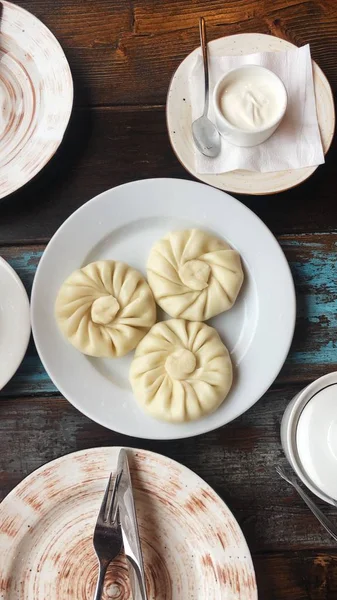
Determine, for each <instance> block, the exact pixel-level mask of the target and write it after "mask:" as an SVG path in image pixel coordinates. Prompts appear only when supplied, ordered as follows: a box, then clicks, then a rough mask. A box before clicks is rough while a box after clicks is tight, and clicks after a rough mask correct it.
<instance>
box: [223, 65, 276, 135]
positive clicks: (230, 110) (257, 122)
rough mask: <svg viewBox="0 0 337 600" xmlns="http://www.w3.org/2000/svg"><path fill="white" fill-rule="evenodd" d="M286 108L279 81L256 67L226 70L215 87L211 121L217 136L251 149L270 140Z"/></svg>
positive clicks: (271, 74)
mask: <svg viewBox="0 0 337 600" xmlns="http://www.w3.org/2000/svg"><path fill="white" fill-rule="evenodd" d="M286 107H287V93H286V90H285V87H284V85H283V83H282V81H281V80H280V78H279V77H278V76H277V75H276V74H275V73H273V72H272V71H270V70H269V69H265V68H264V67H261V66H259V65H243V66H241V67H239V68H237V69H233V70H232V71H229V72H228V73H227V74H226V75H225V76H224V77H223V78H222V79H221V80H220V81H219V82H218V83H217V85H216V86H215V89H214V108H215V118H216V123H217V126H218V129H219V131H220V133H221V134H222V135H223V136H224V137H225V138H226V139H227V140H228V141H229V142H231V143H233V144H235V145H237V146H255V145H257V144H261V143H262V142H264V141H265V140H266V139H268V137H270V136H271V135H272V134H273V133H274V131H275V129H276V128H277V127H278V125H279V124H280V122H281V120H282V118H283V116H284V114H285V110H286Z"/></svg>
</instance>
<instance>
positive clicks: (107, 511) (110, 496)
mask: <svg viewBox="0 0 337 600" xmlns="http://www.w3.org/2000/svg"><path fill="white" fill-rule="evenodd" d="M118 483H119V482H118V480H117V478H116V480H115V483H114V484H113V482H112V473H110V477H109V482H108V485H107V487H106V490H105V493H104V497H103V502H102V505H101V508H100V511H99V514H98V519H97V523H96V527H95V531H94V538H93V544H94V548H95V552H96V556H97V558H98V562H99V575H98V580H97V586H96V591H95V597H94V600H101V597H102V592H103V584H104V578H105V574H106V570H107V568H108V565H109V564H110V562H111V561H112V560H113V559H114V558H116V556H118V554H119V553H120V551H121V548H122V543H123V541H122V530H121V526H120V523H119V513H118V504H117V488H118Z"/></svg>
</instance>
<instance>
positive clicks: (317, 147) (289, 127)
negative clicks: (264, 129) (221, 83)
mask: <svg viewBox="0 0 337 600" xmlns="http://www.w3.org/2000/svg"><path fill="white" fill-rule="evenodd" d="M244 64H255V65H262V66H263V67H267V69H270V70H271V71H273V72H274V73H276V75H278V76H279V77H280V79H281V80H282V81H283V83H284V85H285V87H286V90H287V94H288V106H287V111H286V114H285V116H284V119H283V121H282V123H281V124H280V126H279V127H278V129H277V130H276V131H275V133H274V134H273V135H272V136H271V137H270V138H269V139H268V140H266V141H265V142H263V144H260V145H259V146H254V147H253V148H239V147H237V146H234V145H232V144H229V143H228V142H227V141H226V140H224V138H221V140H222V143H221V152H220V154H219V156H218V157H217V158H213V159H211V158H207V157H206V156H203V155H202V154H200V153H199V152H198V151H197V150H196V149H195V167H196V171H197V172H198V173H204V174H206V173H224V172H226V171H234V170H235V169H247V170H249V171H260V172H262V173H266V172H269V171H283V170H286V169H299V168H301V167H309V166H314V165H319V164H321V163H324V153H323V148H322V143H321V137H320V132H319V128H318V122H317V114H316V102H315V94H314V84H313V75H312V63H311V56H310V48H309V45H306V46H303V47H302V48H296V49H294V50H289V51H287V52H260V53H256V54H246V55H243V56H242V55H240V56H221V57H215V56H210V57H209V67H210V94H211V97H212V93H213V89H214V86H215V84H216V82H217V81H218V80H219V79H220V78H221V77H222V76H223V75H224V74H225V73H227V71H229V70H230V69H233V68H235V67H239V66H240V65H244ZM189 90H190V98H191V104H192V120H194V119H197V118H198V117H199V116H200V115H201V114H202V112H203V102H204V74H203V65H202V59H201V55H200V56H198V57H197V59H196V63H195V65H194V67H193V69H192V72H191V76H190V79H189ZM208 116H209V118H210V119H211V120H212V121H213V122H215V120H214V110H213V103H212V101H211V102H210V109H209V115H208Z"/></svg>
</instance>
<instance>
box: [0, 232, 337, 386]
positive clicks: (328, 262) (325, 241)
mask: <svg viewBox="0 0 337 600" xmlns="http://www.w3.org/2000/svg"><path fill="white" fill-rule="evenodd" d="M279 240H280V242H281V244H282V247H283V249H284V251H285V253H286V256H287V258H288V260H289V262H290V266H291V269H292V273H293V276H294V281H295V286H296V291H297V302H298V309H297V315H298V316H297V327H296V333H295V337H294V342H293V345H292V349H291V352H290V355H289V357H288V360H287V361H286V364H285V366H284V368H283V370H282V372H281V373H280V375H279V377H278V380H277V381H278V383H282V384H285V383H287V382H294V381H297V382H303V383H305V382H309V381H312V380H313V379H314V378H315V377H319V376H320V375H323V374H325V373H326V372H328V371H332V370H335V369H336V368H337V353H336V338H337V277H336V263H335V258H336V250H337V234H333V233H331V234H322V235H319V234H315V235H310V234H307V235H299V236H291V235H284V236H281V237H280V238H279ZM42 252H43V247H40V246H33V247H32V246H27V247H14V246H7V247H2V248H1V247H0V255H1V256H3V258H5V259H6V260H7V261H8V262H9V263H10V264H11V265H12V266H13V267H14V269H15V270H16V271H17V272H18V273H19V275H20V277H21V278H22V280H23V282H24V284H25V286H26V288H27V290H28V292H30V289H31V285H32V281H33V277H34V273H35V270H36V267H37V265H38V262H39V259H40V257H41V255H42ZM275 343H276V342H275ZM54 392H56V389H55V387H54V385H53V384H52V383H51V381H50V379H49V377H48V376H47V374H46V372H45V371H44V369H43V367H42V365H41V362H40V360H39V358H38V357H37V355H36V351H35V349H34V346H33V344H30V346H29V349H28V353H27V355H26V358H25V360H24V362H23V364H22V365H21V367H20V369H19V370H18V372H17V374H16V375H15V377H14V378H13V379H12V381H11V382H10V383H9V384H8V385H7V386H6V387H5V388H4V389H3V390H2V392H0V394H1V395H2V396H13V395H14V396H16V395H26V394H34V393H35V394H37V393H40V394H46V393H47V394H48V393H54Z"/></svg>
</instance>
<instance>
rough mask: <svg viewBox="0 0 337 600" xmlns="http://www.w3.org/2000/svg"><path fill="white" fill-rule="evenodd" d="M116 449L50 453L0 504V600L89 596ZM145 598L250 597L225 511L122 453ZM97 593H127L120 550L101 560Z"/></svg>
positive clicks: (176, 477)
mask: <svg viewBox="0 0 337 600" xmlns="http://www.w3.org/2000/svg"><path fill="white" fill-rule="evenodd" d="M118 451H119V448H96V449H93V450H84V451H82V452H78V453H75V454H69V455H68V456H64V457H62V458H59V459H58V460H55V461H53V462H51V463H49V464H47V465H45V466H43V467H41V468H40V469H38V470H37V471H35V472H34V473H32V475H29V476H28V477H27V478H26V479H25V480H24V481H22V482H21V483H20V484H19V485H18V486H17V487H16V488H15V489H14V490H13V491H12V492H11V493H10V494H9V496H7V498H5V500H4V501H3V503H2V505H1V507H0V532H1V533H0V554H1V556H2V561H1V565H0V581H1V586H0V598H1V600H18V598H20V600H37V599H41V600H42V599H46V600H47V599H48V600H70V599H75V598H76V600H89V599H90V600H91V598H93V596H94V589H95V583H96V578H97V573H98V567H97V560H96V557H95V554H94V550H93V546H92V534H93V530H94V526H95V521H96V518H97V513H98V509H99V506H100V503H101V501H102V497H103V492H104V488H105V486H106V483H107V478H108V475H109V473H110V471H114V470H115V469H116V465H117V456H118ZM130 459H131V474H132V480H133V486H134V494H135V501H136V506H137V515H138V522H139V530H140V537H141V541H142V547H143V553H144V560H145V573H146V582H147V589H148V592H149V600H187V599H188V598H191V599H192V598H193V599H194V600H234V599H235V600H256V599H257V590H256V582H255V575H254V569H253V565H252V561H251V557H250V554H249V550H248V547H247V544H246V542H245V539H244V537H243V535H242V532H241V530H240V527H239V526H238V524H237V522H236V521H235V519H234V517H233V515H232V514H231V512H230V511H229V510H228V508H227V507H226V505H225V504H224V503H223V502H222V500H221V499H220V498H219V496H217V495H216V494H215V492H214V491H213V490H212V489H211V488H210V487H209V486H208V485H207V484H206V483H205V482H204V481H203V480H202V479H200V478H199V477H198V476H197V475H195V474H194V473H192V471H189V470H188V469H186V468H185V467H183V466H181V465H180V464H178V463H176V462H174V461H172V460H170V459H168V458H165V457H163V456H160V455H158V454H153V453H151V452H145V451H143V450H133V451H130ZM103 598H104V600H107V599H108V598H111V599H113V600H128V599H129V600H131V591H130V587H129V581H128V575H127V566H126V562H125V559H124V557H123V556H120V557H119V558H117V559H116V560H115V561H114V562H113V563H112V564H111V565H110V567H109V569H108V573H107V577H106V585H105V593H104V596H103Z"/></svg>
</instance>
